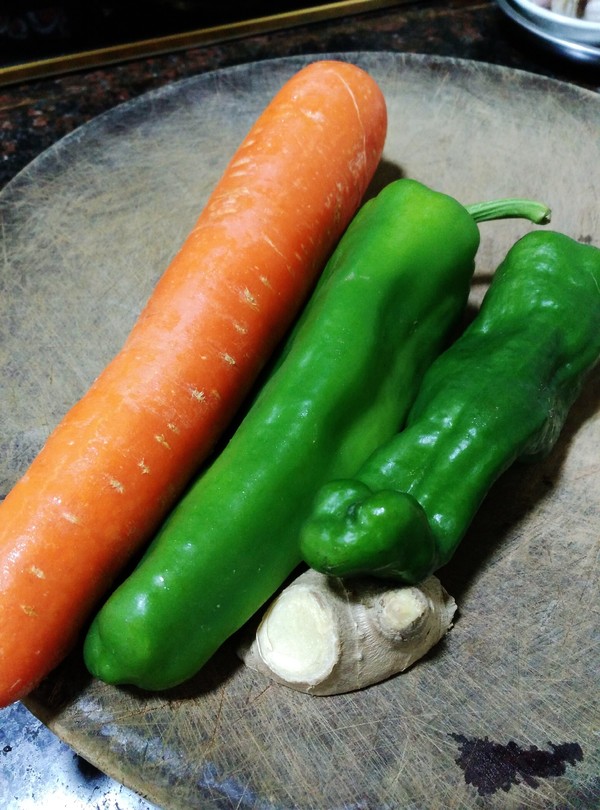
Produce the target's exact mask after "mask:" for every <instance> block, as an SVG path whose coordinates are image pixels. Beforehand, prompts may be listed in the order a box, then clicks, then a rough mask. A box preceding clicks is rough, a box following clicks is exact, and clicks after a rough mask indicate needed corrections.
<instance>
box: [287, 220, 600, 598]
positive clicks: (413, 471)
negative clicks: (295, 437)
mask: <svg viewBox="0 0 600 810" xmlns="http://www.w3.org/2000/svg"><path fill="white" fill-rule="evenodd" d="M599 358H600V250H599V249H598V248H596V247H593V246H591V245H584V244H580V243H578V242H575V241H574V240H572V239H570V238H569V237H567V236H564V235H561V234H557V233H554V232H552V231H534V232H532V233H530V234H527V235H526V236H524V237H523V238H522V239H520V240H519V241H518V242H517V243H516V244H515V245H514V247H513V248H512V249H511V250H510V251H509V253H508V255H507V257H506V259H505V260H504V262H503V263H502V264H501V265H500V267H499V268H498V270H497V271H496V274H495V276H494V278H493V280H492V283H491V285H490V288H489V290H488V292H487V294H486V296H485V298H484V300H483V303H482V306H481V309H480V311H479V313H478V315H477V316H476V318H475V319H474V321H473V322H472V323H471V324H470V326H469V327H468V328H467V329H466V330H465V332H464V333H463V334H462V336H461V337H460V338H458V340H457V341H456V342H455V343H454V344H453V345H452V346H451V347H450V348H449V349H447V350H446V352H444V353H443V354H442V355H440V357H438V358H437V359H436V360H435V361H434V363H433V364H432V366H431V367H430V368H429V370H428V371H427V373H426V374H425V377H424V379H423V383H422V385H421V388H420V391H419V394H418V396H417V398H416V400H415V403H414V405H413V407H412V409H411V412H410V414H409V417H408V420H407V424H406V427H405V429H404V430H403V431H402V432H401V433H399V434H398V435H396V436H395V437H394V438H393V439H392V440H391V441H389V442H387V443H384V445H383V446H382V447H380V448H379V449H378V450H376V451H375V452H374V453H373V455H372V456H371V457H370V458H369V459H368V460H367V461H366V462H365V463H364V464H363V465H362V467H360V469H359V471H358V473H357V475H356V477H355V478H353V479H349V480H344V481H332V482H330V483H328V484H326V485H325V486H324V487H323V488H322V489H321V490H320V492H319V493H318V496H317V498H316V502H315V506H314V509H313V511H312V512H311V516H310V518H309V519H308V520H307V521H306V523H305V525H304V527H303V530H302V536H301V549H302V553H303V557H304V559H305V560H306V562H307V563H308V564H309V565H311V566H312V567H314V568H316V569H318V570H319V571H322V572H323V573H328V574H333V575H337V576H352V575H358V574H372V575H375V576H381V577H389V578H394V579H400V580H402V581H407V582H411V583H414V582H418V581H420V580H422V579H423V578H425V577H426V576H427V575H429V574H430V573H432V572H433V571H434V570H436V569H437V568H439V567H440V566H441V565H443V564H445V563H446V562H447V561H448V560H449V559H450V558H451V556H452V555H453V553H454V551H455V550H456V548H457V546H458V544H459V543H460V541H461V539H462V537H463V535H464V533H465V531H466V529H467V528H468V526H469V524H470V523H471V520H472V519H473V517H474V515H475V512H476V511H477V509H478V508H479V506H480V504H481V502H482V500H483V498H484V497H485V495H486V494H487V492H488V490H489V488H490V487H491V486H492V484H493V483H494V481H495V480H496V479H497V478H498V477H499V476H500V475H501V473H502V472H503V471H504V470H506V469H507V468H508V467H509V466H510V465H511V464H512V463H513V462H514V461H516V460H517V459H523V460H525V459H532V458H536V457H538V456H539V455H540V454H544V453H547V452H548V451H549V450H550V449H551V448H552V446H553V445H554V443H555V441H556V439H557V438H558V435H559V433H560V431H561V429H562V426H563V424H564V421H565V418H566V416H567V413H568V411H569V408H570V407H571V405H572V403H573V402H574V400H575V398H576V397H577V395H578V394H579V391H580V389H581V386H582V384H583V381H584V379H585V377H586V375H587V374H588V373H589V371H590V370H591V369H592V367H593V366H594V365H595V364H596V363H597V362H598V359H599Z"/></svg>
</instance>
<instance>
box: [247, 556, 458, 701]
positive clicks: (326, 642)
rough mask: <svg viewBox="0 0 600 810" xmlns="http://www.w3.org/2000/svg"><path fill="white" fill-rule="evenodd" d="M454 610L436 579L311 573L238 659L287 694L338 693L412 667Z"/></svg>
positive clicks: (282, 599)
mask: <svg viewBox="0 0 600 810" xmlns="http://www.w3.org/2000/svg"><path fill="white" fill-rule="evenodd" d="M455 611H456V603H455V601H454V599H453V598H452V597H451V596H450V595H449V594H448V593H447V592H446V591H445V589H444V588H443V587H442V585H441V583H440V581H439V580H438V579H437V578H436V577H435V576H430V577H428V578H427V579H426V580H425V581H424V582H422V583H421V584H420V585H415V586H397V585H392V584H390V583H387V582H382V581H380V580H371V579H360V580H342V579H339V578H337V577H328V576H326V575H324V574H320V573H318V572H317V571H314V570H312V569H309V570H308V571H305V572H304V573H303V574H301V575H300V576H299V577H298V578H297V579H295V580H294V581H293V582H292V583H291V584H290V585H288V586H287V587H286V588H285V589H284V590H283V591H282V592H281V593H280V594H279V596H277V597H276V598H275V599H274V600H273V602H272V603H271V604H270V605H269V607H268V608H267V610H266V612H265V614H264V615H263V617H262V619H261V622H260V624H259V626H258V629H257V630H256V634H255V635H254V637H253V638H251V639H249V640H247V641H246V643H245V644H243V646H242V647H241V648H240V649H239V650H238V654H239V656H240V658H241V659H242V660H243V661H244V663H245V664H246V665H247V666H248V667H250V668H251V669H253V670H256V671H258V672H261V673H262V674H264V675H267V676H268V677H270V678H271V679H273V680H274V681H276V682H277V683H280V684H283V685H284V686H288V687H290V688H291V689H295V690H297V691H300V692H308V693H310V694H313V695H336V694H342V693H344V692H352V691H355V690H357V689H363V688H364V687H367V686H370V685H372V684H375V683H379V682H381V681H383V680H385V679H387V678H390V677H391V676H392V675H396V674H397V673H399V672H403V671H404V670H405V669H407V668H408V667H410V666H411V665H412V664H414V663H415V661H417V660H418V659H419V658H422V657H423V656H424V655H425V654H426V653H427V652H428V651H429V650H430V649H431V648H432V647H433V646H434V645H435V644H437V642H438V641H439V640H440V639H441V638H442V637H443V636H444V635H445V634H446V633H447V631H448V630H449V629H450V628H451V627H452V620H453V617H454V613H455Z"/></svg>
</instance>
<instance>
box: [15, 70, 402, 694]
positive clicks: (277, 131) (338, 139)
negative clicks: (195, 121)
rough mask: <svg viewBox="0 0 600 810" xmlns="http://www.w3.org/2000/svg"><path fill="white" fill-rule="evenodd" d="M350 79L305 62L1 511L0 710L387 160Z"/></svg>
mask: <svg viewBox="0 0 600 810" xmlns="http://www.w3.org/2000/svg"><path fill="white" fill-rule="evenodd" d="M385 133H386V108H385V101H384V99H383V95H382V93H381V91H380V89H379V87H378V86H377V84H376V83H375V81H374V80H373V79H372V78H371V77H370V76H369V75H368V74H367V73H365V72H364V71H362V70H361V69H359V68H358V67H356V66H354V65H351V64H348V63H344V62H338V61H332V60H324V61H317V62H313V63H311V64H310V65H308V66H307V67H305V68H304V69H302V70H300V71H299V72H298V73H296V74H295V75H294V76H293V77H292V78H291V79H290V80H289V81H288V82H287V83H286V84H285V85H284V86H283V88H282V89H281V90H280V91H279V92H278V93H277V95H276V96H275V98H274V99H273V100H272V101H271V103H270V104H269V105H268V107H267V108H266V110H265V111H264V112H263V114H262V115H261V116H260V117H259V119H258V120H257V122H256V123H255V125H254V126H253V127H252V129H251V131H250V132H249V134H248V135H247V137H246V138H245V140H244V141H243V143H242V144H241V146H240V147H239V149H238V151H237V152H236V154H235V155H234V157H233V159H232V161H231V162H230V163H229V165H228V167H227V169H226V170H225V172H224V174H223V177H222V178H221V180H220V181H219V183H218V184H217V185H216V187H215V189H214V191H213V193H212V195H211V197H210V199H209V201H208V203H207V204H206V206H205V208H204V210H203V211H202V213H201V214H200V217H199V219H198V220H197V222H196V224H195V226H194V228H193V229H192V231H191V233H190V235H189V236H188V238H187V239H186V241H185V242H184V244H183V246H182V247H181V249H180V251H179V253H178V254H177V256H176V257H175V259H174V260H173V262H172V263H171V264H170V265H169V267H168V268H167V269H166V270H165V272H164V274H163V276H162V278H161V279H160V281H159V283H158V284H157V286H156V288H155V290H154V292H153V294H152V295H151V297H150V299H149V301H148V303H147V305H146V307H145V308H144V310H143V311H142V313H141V315H140V317H139V319H138V321H137V323H136V324H135V326H134V328H133V330H132V332H131V334H130V335H129V337H128V339H127V341H126V342H125V345H124V346H123V348H122V349H121V351H120V352H119V353H118V354H117V356H116V357H115V358H114V359H113V360H112V361H111V363H109V365H108V366H107V367H106V369H105V370H104V371H103V373H102V374H101V375H100V376H99V377H98V379H97V380H96V381H95V382H94V383H93V385H92V387H91V388H90V390H89V391H88V392H87V393H86V394H85V396H84V397H83V398H82V399H81V400H80V401H79V402H78V403H77V404H75V405H74V407H73V408H72V409H71V410H70V411H69V412H68V413H67V414H66V416H65V417H64V418H63V420H62V421H61V423H60V424H59V425H58V427H57V428H56V429H55V430H54V432H53V433H52V434H51V436H50V438H49V439H48V441H47V443H46V445H45V446H44V448H43V449H42V451H41V452H40V454H39V455H38V457H37V458H36V459H35V460H34V462H33V464H32V465H31V466H30V468H29V469H28V470H27V471H26V473H25V475H24V476H23V477H22V478H21V480H20V481H18V482H17V484H16V485H15V486H14V488H13V489H12V491H11V492H10V493H9V494H8V495H7V497H6V498H5V500H4V501H3V502H2V503H1V504H0V706H5V705H8V704H9V703H10V702H12V701H15V700H17V699H19V698H21V697H23V696H24V695H26V694H27V693H28V692H29V691H30V690H31V689H32V688H33V687H34V686H36V685H37V684H38V683H39V682H40V680H42V679H43V678H44V677H45V676H46V675H47V674H48V673H49V672H50V671H51V670H52V669H54V667H55V666H56V665H57V664H58V663H59V662H60V661H61V660H62V659H63V658H64V656H65V655H66V654H67V652H68V651H69V650H70V649H71V648H72V646H73V645H74V643H75V641H76V640H77V638H78V636H79V634H80V632H81V630H82V629H83V627H84V625H85V623H86V622H87V620H88V619H89V616H90V613H91V611H92V610H93V609H94V607H95V606H96V605H97V602H98V600H99V599H100V598H101V597H102V596H103V595H105V593H106V591H107V590H108V588H109V587H110V585H111V583H113V581H114V579H115V578H116V576H117V575H118V574H119V573H120V572H121V571H122V569H123V566H124V565H125V564H126V563H127V561H129V560H130V559H131V558H132V555H134V554H135V553H136V552H138V551H139V550H140V549H141V547H142V545H143V544H145V543H146V542H147V541H148V540H149V538H150V537H151V535H152V533H153V532H154V531H155V530H156V528H157V527H158V525H159V524H160V523H161V522H162V520H163V519H164V517H165V515H166V513H167V511H168V510H169V508H170V507H171V506H172V505H173V503H174V501H175V499H176V498H177V497H178V496H179V495H180V494H181V492H182V489H183V488H184V486H185V485H186V483H187V482H188V481H189V480H190V478H191V476H192V475H193V473H194V472H195V471H196V470H197V468H198V466H199V465H200V463H201V462H202V461H203V460H205V459H206V457H207V455H208V454H209V453H210V452H211V450H212V449H213V448H214V446H215V443H216V441H217V439H218V438H219V436H220V435H221V434H222V431H223V430H224V428H225V427H226V425H227V424H228V423H229V421H230V420H231V418H232V416H233V415H234V413H235V411H236V410H237V409H238V408H239V407H240V404H241V402H242V399H243V398H244V396H245V395H246V394H247V393H248V390H249V388H250V386H251V385H252V384H253V382H254V381H255V380H256V378H257V375H258V373H259V371H260V370H261V368H262V367H263V365H264V363H265V361H266V359H267V358H268V356H269V354H270V353H271V352H272V350H273V349H274V347H275V345H276V343H277V342H278V341H279V340H280V339H281V337H282V336H283V334H284V332H285V331H286V329H287V328H288V327H289V326H290V324H291V323H292V321H293V319H294V317H295V316H296V314H297V313H298V311H299V309H300V307H301V305H302V303H303V302H304V300H305V297H306V296H307V294H308V292H309V290H310V289H311V286H312V284H313V283H314V281H315V279H316V276H317V274H318V272H319V271H320V270H321V269H322V267H323V265H324V264H325V262H326V260H327V258H328V256H329V253H330V252H331V250H332V248H333V247H334V245H335V243H336V241H337V240H338V238H339V237H340V235H341V233H342V231H343V230H344V228H345V227H346V225H347V224H348V222H349V220H350V219H351V217H352V216H353V214H354V213H355V211H356V209H357V208H358V205H359V204H360V201H361V198H362V196H363V194H364V192H365V190H366V187H367V185H368V182H369V181H370V179H371V177H372V175H373V173H374V171H375V168H376V166H377V164H378V162H379V159H380V157H381V153H382V150H383V143H384V139H385Z"/></svg>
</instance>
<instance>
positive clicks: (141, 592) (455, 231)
mask: <svg viewBox="0 0 600 810" xmlns="http://www.w3.org/2000/svg"><path fill="white" fill-rule="evenodd" d="M540 210H541V214H540ZM546 213H547V209H543V208H540V207H538V206H535V205H534V206H533V210H531V209H530V207H529V206H528V205H527V204H521V202H516V203H513V202H509V203H508V204H507V205H504V206H503V205H501V206H500V207H499V208H498V209H497V208H496V207H495V206H494V205H493V204H492V205H491V206H483V209H479V208H477V207H475V208H474V214H473V215H471V213H469V211H468V210H466V209H465V208H464V207H463V206H462V205H460V204H459V203H458V202H457V201H456V200H454V199H452V198H451V197H448V196H447V195H444V194H439V193H437V192H435V191H432V190H430V189H428V188H426V187H425V186H423V185H421V184H419V183H417V182H414V181H411V180H399V181H396V182H394V183H391V184H390V185H388V186H386V187H385V188H384V190H383V191H382V192H380V194H379V195H378V196H377V197H376V198H374V199H373V200H371V201H369V202H368V203H366V204H365V205H364V206H363V207H362V208H361V210H360V211H359V213H358V214H357V216H356V217H355V219H354V220H353V222H352V223H351V225H350V227H349V228H348V230H347V231H346V233H345V235H344V237H343V238H342V240H341V241H340V243H339V245H338V247H337V249H336V250H335V252H334V254H333V256H332V257H331V259H330V261H329V262H328V264H327V266H326V268H325V270H324V273H323V276H322V278H321V279H320V281H319V283H318V285H317V287H316V290H315V292H314V293H313V296H312V297H311V300H310V302H309V304H308V305H307V307H306V309H305V310H304V312H303V314H302V316H301V318H300V319H299V321H298V324H297V326H296V327H295V329H294V330H293V332H292V334H291V336H290V338H289V340H288V342H287V344H286V345H285V347H284V348H283V351H282V354H281V357H280V359H279V361H278V363H277V364H276V366H275V368H274V370H273V372H272V374H271V375H270V376H269V377H268V379H267V381H266V383H265V384H264V386H263V387H262V389H261V390H260V392H259V394H258V395H257V397H256V399H255V401H254V402H253V403H252V405H251V407H250V408H249V409H248V411H247V413H246V415H245V417H244V418H243V419H242V420H241V422H240V424H239V426H238V428H237V430H236V431H235V433H234V434H233V436H232V438H231V440H230V441H229V443H228V444H227V445H226V446H225V448H224V449H223V451H222V452H221V453H220V454H219V455H218V456H216V458H215V460H214V461H213V463H212V464H211V465H210V466H208V467H207V468H206V469H205V470H204V471H203V472H202V474H201V475H200V476H199V477H198V479H197V481H195V482H194V484H193V485H192V486H191V488H190V489H189V491H188V492H187V493H186V495H185V496H184V497H183V499H182V500H181V501H180V503H179V504H178V505H177V506H176V507H175V509H174V510H173V512H172V513H171V515H170V516H169V518H168V519H167V521H166V523H165V524H164V525H163V527H162V529H161V530H160V531H159V533H158V535H157V537H156V538H155V539H154V541H153V542H152V543H151V545H150V547H149V548H148V550H147V552H146V553H145V555H144V556H143V558H142V560H141V561H140V563H139V565H138V566H137V568H136V569H135V570H134V571H133V573H132V574H131V575H130V577H129V578H127V579H126V580H125V581H124V582H123V583H122V584H121V585H120V586H119V587H118V588H117V589H116V590H115V591H114V592H113V594H112V595H111V596H110V597H109V598H108V600H107V602H106V603H105V604H104V605H103V607H102V608H101V609H100V611H99V612H98V614H97V616H96V617H95V619H94V621H93V623H92V625H91V627H90V629H89V631H88V634H87V637H86V640H85V644H84V657H85V661H86V664H87V666H88V668H89V670H90V671H91V672H92V673H93V674H94V675H96V676H97V677H99V678H101V679H103V680H105V681H108V682H110V683H131V684H135V685H137V686H140V687H142V688H145V689H152V690H156V689H165V688H169V687H172V686H174V685H176V684H179V683H181V682H182V681H184V680H187V679H188V678H189V677H190V676H192V675H193V674H195V673H196V672H197V671H198V670H199V669H200V668H201V667H202V666H203V665H204V663H205V662H206V661H207V660H208V659H209V658H210V657H211V656H212V655H213V654H214V653H215V651H216V650H217V649H218V648H219V647H220V646H221V644H222V643H223V642H224V641H225V640H226V639H227V638H229V637H230V636H231V635H232V634H233V633H234V632H235V631H236V630H238V629H239V628H240V627H241V626H242V625H243V624H244V623H245V622H246V621H247V620H248V619H249V618H250V617H251V616H252V615H253V614H254V613H255V612H256V611H257V610H258V609H259V608H260V607H261V605H262V604H263V603H264V602H265V601H266V600H267V599H268V598H269V597H270V596H272V594H273V593H274V592H275V591H276V590H277V588H278V587H279V586H280V585H281V584H282V583H283V581H284V580H285V578H286V577H287V576H288V575H289V574H290V573H291V572H292V571H293V569H294V568H295V567H296V566H297V565H298V564H299V563H300V549H299V530H300V526H301V523H302V521H303V519H304V518H305V517H306V515H307V514H308V511H309V509H310V505H311V503H312V499H313V497H314V494H315V492H316V490H317V488H318V487H319V486H320V485H321V484H323V483H324V482H325V481H327V480H329V479H331V478H332V477H335V476H340V475H341V476H345V475H349V474H351V472H352V471H353V470H354V469H356V467H357V466H358V465H359V464H360V463H362V461H364V460H365V459H366V458H367V457H368V456H369V455H370V454H371V452H372V451H373V450H374V449H375V448H376V447H377V446H378V445H379V444H381V443H382V442H383V441H385V440H387V439H389V438H391V436H393V435H394V433H395V432H396V430H397V429H398V427H399V425H401V424H402V422H403V420H404V419H405V417H406V414H407V412H408V409H409V407H410V405H411V404H412V402H413V400H414V397H415V395H416V392H417V389H418V385H419V383H420V381H421V379H422V376H423V374H424V372H425V370H426V368H427V367H428V366H429V365H430V363H431V361H432V360H433V358H434V357H435V356H436V355H437V354H439V352H440V351H441V350H442V349H443V347H444V345H445V343H446V341H447V340H448V337H449V335H450V332H451V330H452V329H453V328H454V327H455V325H456V324H457V321H458V320H459V318H460V316H461V315H462V313H463V311H464V308H465V305H466V301H467V296H468V292H469V287H470V280H471V276H472V272H473V267H474V257H475V254H476V251H477V248H478V244H479V232H478V228H477V225H476V222H475V218H477V219H478V220H480V219H484V218H487V217H490V216H493V217H496V216H504V215H515V216H521V215H525V216H528V217H530V218H532V217H536V216H537V215H540V216H544V215H545V214H546Z"/></svg>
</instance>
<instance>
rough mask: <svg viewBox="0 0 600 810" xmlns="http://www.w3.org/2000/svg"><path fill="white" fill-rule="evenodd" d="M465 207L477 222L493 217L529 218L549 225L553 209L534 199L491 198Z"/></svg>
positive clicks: (537, 222) (540, 223)
mask: <svg viewBox="0 0 600 810" xmlns="http://www.w3.org/2000/svg"><path fill="white" fill-rule="evenodd" d="M465 208H466V209H467V211H468V212H469V214H471V216H472V217H473V219H474V220H475V222H487V221H489V220H491V219H528V220H530V221H531V222H533V223H535V224H536V225H547V224H548V223H549V222H550V217H551V213H552V212H551V211H550V209H549V208H548V206H547V205H544V204H543V203H540V202H535V201H534V200H520V199H507V200H491V201H490V202H484V203H474V204H473V205H466V206H465Z"/></svg>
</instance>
